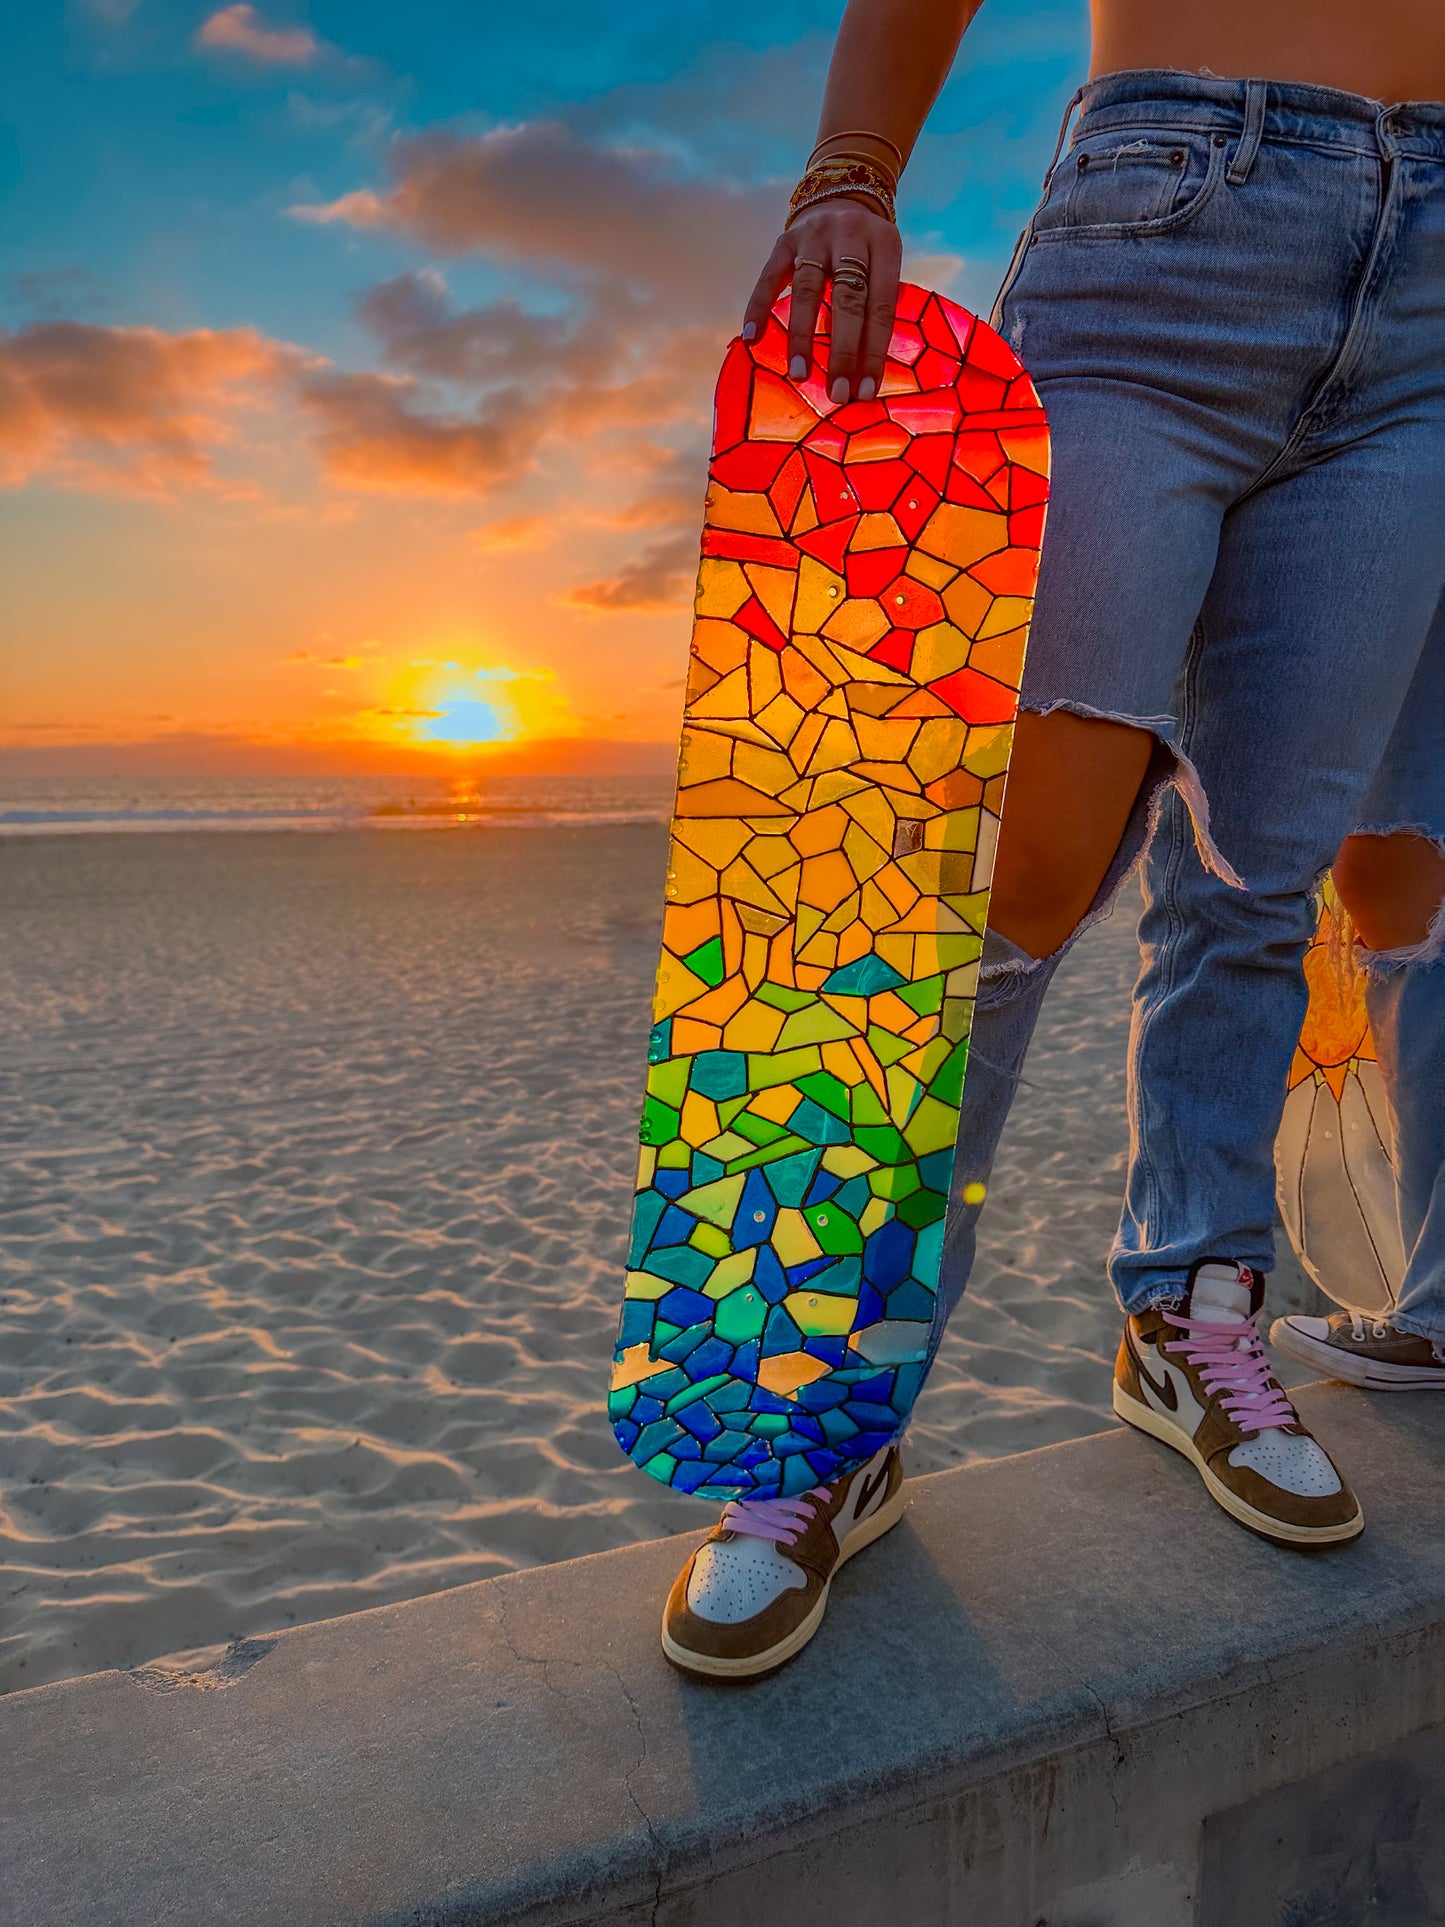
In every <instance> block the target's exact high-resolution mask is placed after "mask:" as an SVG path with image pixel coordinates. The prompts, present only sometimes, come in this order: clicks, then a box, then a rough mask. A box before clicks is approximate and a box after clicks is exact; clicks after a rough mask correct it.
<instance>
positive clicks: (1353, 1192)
mask: <svg viewBox="0 0 1445 1927" xmlns="http://www.w3.org/2000/svg"><path fill="white" fill-rule="evenodd" d="M1345 949H1346V945H1345V938H1344V933H1343V930H1342V928H1341V911H1340V904H1339V899H1338V898H1337V897H1336V896H1335V893H1334V890H1333V888H1332V886H1330V885H1328V884H1327V885H1326V888H1325V901H1324V908H1323V913H1322V915H1321V918H1320V925H1319V929H1318V930H1317V932H1316V933H1315V940H1314V942H1313V943H1312V944H1311V945H1310V947H1309V949H1308V950H1307V951H1306V953H1305V977H1306V980H1307V982H1308V984H1309V993H1310V1000H1309V1007H1308V1010H1307V1011H1306V1013H1305V1021H1304V1029H1303V1030H1302V1032H1301V1033H1300V1041H1299V1048H1298V1049H1297V1050H1296V1052H1295V1056H1294V1063H1293V1065H1292V1066H1291V1067H1290V1075H1289V1095H1288V1097H1287V1098H1286V1099H1285V1107H1284V1117H1283V1120H1282V1121H1281V1124H1280V1131H1279V1137H1278V1140H1277V1141H1276V1144H1275V1179H1276V1190H1277V1194H1278V1198H1279V1210H1280V1217H1281V1218H1282V1219H1283V1221H1284V1227H1285V1230H1286V1231H1287V1232H1288V1233H1289V1237H1290V1242H1291V1243H1292V1244H1293V1246H1294V1248H1295V1250H1296V1252H1297V1253H1298V1254H1299V1260H1300V1263H1301V1264H1302V1265H1303V1266H1304V1268H1305V1270H1306V1271H1307V1272H1308V1273H1309V1275H1310V1277H1311V1278H1313V1280H1314V1282H1315V1283H1316V1284H1317V1285H1318V1286H1319V1288H1320V1290H1321V1291H1323V1292H1325V1293H1326V1294H1327V1296H1329V1297H1330V1298H1333V1299H1334V1301H1335V1303H1336V1304H1338V1305H1343V1306H1344V1307H1345V1309H1346V1310H1347V1311H1356V1312H1362V1313H1365V1314H1367V1315H1369V1316H1372V1317H1376V1316H1378V1317H1383V1316H1385V1315H1387V1314H1388V1313H1389V1312H1390V1311H1391V1310H1392V1309H1393V1307H1394V1304H1395V1299H1396V1295H1397V1294H1398V1291H1399V1288H1400V1283H1401V1280H1402V1279H1403V1278H1404V1275H1405V1247H1404V1244H1403V1242H1402V1240H1401V1237H1400V1218H1399V1211H1398V1209H1397V1204H1396V1195H1395V1171H1394V1165H1393V1162H1392V1160H1391V1157H1390V1150H1389V1145H1390V1121H1389V1106H1388V1103H1387V1101H1386V1097H1385V1089H1384V1084H1383V1081H1382V1079H1381V1076H1380V1067H1379V1064H1378V1063H1377V1062H1376V1061H1375V1043H1374V1039H1373V1038H1372V1037H1371V1035H1370V1022H1369V1018H1368V1017H1367V1015H1366V1014H1365V986H1364V979H1363V977H1362V976H1361V975H1360V974H1359V972H1358V971H1356V970H1353V969H1351V967H1350V965H1349V963H1348V961H1347V958H1346V955H1345Z"/></svg>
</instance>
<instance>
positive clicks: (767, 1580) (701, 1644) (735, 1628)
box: [662, 1445, 903, 1679]
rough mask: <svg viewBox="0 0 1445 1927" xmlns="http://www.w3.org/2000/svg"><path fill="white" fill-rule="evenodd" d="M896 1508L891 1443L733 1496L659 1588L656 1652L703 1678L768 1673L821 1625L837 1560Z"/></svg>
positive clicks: (873, 1535)
mask: <svg viewBox="0 0 1445 1927" xmlns="http://www.w3.org/2000/svg"><path fill="white" fill-rule="evenodd" d="M902 1517H903V1463H902V1459H901V1457H900V1454H899V1451H898V1447H897V1446H896V1445H886V1446H884V1448H883V1450H882V1451H881V1452H876V1453H875V1454H874V1455H873V1457H872V1458H871V1459H869V1461H868V1463H867V1464H866V1465H864V1466H861V1467H860V1468H859V1469H858V1470H857V1471H856V1472H850V1473H849V1474H848V1475H847V1476H846V1477H845V1478H841V1479H835V1480H834V1482H833V1483H832V1484H831V1485H815V1486H814V1487H813V1488H812V1490H811V1491H809V1492H801V1493H799V1494H798V1495H797V1497H796V1498H791V1499H734V1500H733V1501H732V1502H731V1504H729V1505H728V1506H727V1507H725V1509H724V1511H723V1515H722V1519H721V1521H720V1522H719V1523H718V1524H717V1525H716V1526H714V1528H713V1530H712V1531H711V1533H709V1535H708V1537H707V1538H706V1539H704V1540H703V1542H702V1544H701V1545H700V1546H699V1547H698V1549H697V1551H696V1552H695V1553H694V1554H693V1555H692V1557H691V1559H689V1560H688V1562H687V1564H686V1565H685V1566H684V1567H683V1569H682V1571H681V1572H680V1573H679V1574H678V1576H677V1580H676V1583H675V1584H674V1586H673V1588H672V1591H671V1593H670V1594H669V1595H668V1600H667V1605H666V1608H665V1609H664V1611H663V1615H662V1650H663V1652H664V1653H666V1655H667V1657H668V1658H669V1659H670V1660H671V1661H672V1663H673V1665H674V1666H680V1667H681V1668H682V1670H683V1671H684V1672H686V1673H701V1674H704V1675H705V1676H706V1677H707V1678H709V1679H754V1678H756V1677H757V1675H758V1674H760V1673H770V1672H771V1671H772V1670H773V1668H774V1667H775V1666H781V1665H782V1663H783V1661H784V1660H785V1659H791V1658H792V1657H793V1654H794V1653H797V1652H801V1651H802V1649H803V1647H804V1646H806V1645H807V1643H808V1641H809V1640H810V1639H811V1638H812V1637H813V1634H814V1633H815V1632H817V1630H818V1628H819V1626H821V1625H822V1623H823V1614H824V1612H825V1611H826V1610H827V1606H828V1589H829V1587H830V1586H831V1585H832V1583H833V1575H834V1573H836V1572H837V1570H838V1568H839V1566H841V1565H842V1564H843V1562H844V1560H845V1559H851V1558H852V1557H853V1554H854V1553H855V1552H861V1551H862V1550H863V1548H864V1546H868V1545H871V1544H872V1543H873V1541H874V1540H875V1539H877V1538H880V1537H881V1536H882V1535H883V1534H884V1533H885V1532H887V1530H888V1528H889V1527H890V1526H895V1525H897V1523H898V1521H899V1520H900V1519H901V1518H902Z"/></svg>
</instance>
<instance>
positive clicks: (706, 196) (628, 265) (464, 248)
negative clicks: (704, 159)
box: [291, 121, 779, 318]
mask: <svg viewBox="0 0 1445 1927" xmlns="http://www.w3.org/2000/svg"><path fill="white" fill-rule="evenodd" d="M392 177H393V178H392V182H391V185H390V187H389V188H387V189H385V190H383V191H382V192H380V193H378V192H375V191H374V190H371V189H365V188H364V189H361V190H360V191H358V192H356V193H353V194H346V195H343V196H342V197H341V198H340V199H339V200H336V201H332V202H329V203H326V204H324V205H311V206H298V207H293V208H292V209H291V213H292V214H293V215H294V216H295V217H296V218H297V219H299V220H304V221H312V222H322V223H325V222H344V223H346V224H348V225H350V226H353V227H361V228H382V229H386V230H388V231H390V232H392V233H397V234H402V235H405V236H406V237H407V238H408V239H410V240H413V241H417V242H420V243H421V244H422V245H423V246H426V247H429V248H431V249H433V250H435V251H436V252H437V253H439V254H470V253H485V254H490V255H497V256H503V257H506V258H508V259H511V260H515V261H521V262H527V263H530V264H533V265H536V266H548V265H551V266H555V267H559V268H561V269H562V270H564V272H565V273H567V274H568V275H569V276H574V277H575V276H578V275H580V276H582V277H583V278H585V279H588V280H593V281H597V280H601V281H607V282H618V283H624V284H628V285H632V286H635V287H640V288H642V289H643V290H645V291H646V292H647V293H648V294H649V295H652V296H665V297H666V298H667V300H668V302H669V305H670V307H671V310H672V312H673V314H674V317H686V316H689V315H693V316H695V315H697V314H699V313H705V314H707V315H708V316H709V318H711V317H712V316H714V315H715V314H716V313H717V311H718V309H719V306H720V304H725V303H731V304H733V305H740V301H741V291H743V290H745V289H746V287H747V286H748V285H750V283H751V280H752V277H753V275H755V274H756V272H757V268H758V264H759V262H760V261H761V259H762V256H763V253H764V252H765V251H766V247H767V244H768V242H769V241H770V240H771V238H772V234H773V233H774V232H775V231H776V227H777V221H778V214H779V197H778V191H777V189H776V188H774V187H770V186H752V185H750V186H745V187H744V186H737V185H735V184H733V183H731V182H727V181H719V180H699V179H696V178H686V177H683V176H681V175H680V174H678V172H677V171H676V169H675V167H674V166H673V165H672V163H671V161H670V160H669V158H668V157H667V155H665V154H664V153H662V152H661V151H659V150H654V149H647V148H631V147H628V148H622V147H613V146H609V145H606V144H604V143H602V142H599V141H595V140H591V139H588V138H587V137H586V136H584V135H582V134H580V133H578V132H577V131H575V130H574V129H573V128H571V127H569V126H568V125H567V124H566V123H565V122H562V121H528V122H525V123H524V124H523V125H521V126H518V127H503V128H498V129H496V130H495V131H494V132H492V133H490V134H483V135H480V136H467V135H460V134H452V133H432V134H424V135H419V136H417V137H416V138H414V139H411V140H405V141H399V142H398V143H397V144H396V146H395V148H394V149H393V150H392Z"/></svg>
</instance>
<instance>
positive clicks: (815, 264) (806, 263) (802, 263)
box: [793, 254, 828, 274]
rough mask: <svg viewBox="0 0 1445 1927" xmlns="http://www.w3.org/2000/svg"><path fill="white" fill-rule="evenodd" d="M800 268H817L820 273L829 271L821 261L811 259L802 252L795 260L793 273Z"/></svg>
mask: <svg viewBox="0 0 1445 1927" xmlns="http://www.w3.org/2000/svg"><path fill="white" fill-rule="evenodd" d="M799 268H816V269H817V270H818V272H819V274H826V273H827V272H828V270H827V269H826V268H825V267H824V266H823V263H822V262H821V261H810V260H808V258H807V257H806V255H802V254H800V255H799V256H798V257H797V259H796V260H795V261H794V262H793V273H794V274H796V273H797V272H798V269H799Z"/></svg>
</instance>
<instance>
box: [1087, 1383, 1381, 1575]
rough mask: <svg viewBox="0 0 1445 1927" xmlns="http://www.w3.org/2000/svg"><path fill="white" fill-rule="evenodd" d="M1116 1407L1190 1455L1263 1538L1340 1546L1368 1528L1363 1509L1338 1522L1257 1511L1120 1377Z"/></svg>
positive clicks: (1233, 1514) (1222, 1498) (1128, 1420)
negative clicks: (1301, 1520) (1298, 1521)
mask: <svg viewBox="0 0 1445 1927" xmlns="http://www.w3.org/2000/svg"><path fill="white" fill-rule="evenodd" d="M1114 1410H1115V1412H1116V1413H1117V1414H1118V1416H1119V1417H1120V1418H1121V1419H1123V1421H1124V1423H1125V1424H1126V1425H1132V1426H1134V1427H1135V1429H1136V1430H1137V1431H1140V1432H1147V1433H1148V1434H1149V1436H1150V1438H1152V1439H1158V1440H1159V1441H1160V1443H1161V1444H1163V1445H1168V1446H1172V1447H1173V1449H1174V1450H1175V1451H1176V1452H1178V1453H1179V1455H1180V1456H1181V1458H1186V1459H1188V1461H1189V1463H1190V1464H1191V1465H1192V1466H1193V1467H1194V1470H1195V1471H1196V1472H1197V1473H1198V1474H1199V1476H1200V1478H1201V1479H1203V1481H1204V1489H1205V1491H1206V1492H1208V1494H1209V1496H1210V1498H1211V1499H1213V1500H1214V1502H1215V1504H1216V1505H1218V1506H1222V1507H1223V1509H1224V1510H1225V1511H1226V1512H1227V1513H1228V1514H1229V1516H1230V1518H1231V1519H1237V1520H1238V1521H1239V1523H1240V1524H1241V1525H1242V1526H1248V1527H1249V1529H1250V1531H1251V1532H1257V1533H1258V1534H1259V1535H1260V1537H1261V1538H1263V1539H1273V1540H1274V1542H1275V1543H1276V1545H1282V1546H1337V1545H1341V1544H1343V1542H1344V1541H1345V1540H1346V1539H1353V1538H1355V1537H1357V1535H1358V1534H1359V1533H1361V1532H1363V1531H1364V1529H1365V1515H1364V1513H1363V1512H1361V1511H1357V1512H1356V1513H1355V1516H1354V1518H1353V1519H1347V1520H1346V1521H1345V1522H1344V1524H1343V1525H1338V1526H1295V1525H1289V1524H1288V1523H1287V1522H1286V1521H1285V1520H1283V1519H1272V1518H1271V1517H1270V1516H1269V1514H1268V1513H1267V1512H1260V1511H1257V1510H1256V1508H1255V1507H1254V1506H1252V1505H1250V1504H1248V1503H1247V1502H1246V1501H1245V1500H1244V1499H1241V1498H1240V1496H1239V1494H1238V1493H1237V1492H1231V1491H1230V1489H1229V1487H1228V1486H1227V1485H1224V1484H1222V1483H1221V1482H1220V1481H1219V1480H1218V1479H1216V1478H1215V1476H1214V1474H1213V1473H1212V1472H1211V1471H1210V1469H1209V1467H1208V1466H1207V1465H1206V1464H1205V1463H1204V1460H1203V1459H1202V1458H1201V1457H1200V1455H1199V1453H1198V1451H1197V1450H1196V1449H1195V1444H1194V1441H1193V1439H1191V1438H1186V1437H1185V1435H1184V1433H1183V1432H1181V1431H1180V1430H1179V1428H1178V1426H1176V1425H1171V1424H1170V1423H1169V1421H1168V1419H1166V1418H1164V1417H1162V1416H1161V1414H1160V1413H1158V1412H1156V1411H1154V1410H1153V1409H1152V1407H1150V1406H1148V1405H1141V1404H1140V1402H1139V1400H1138V1399H1137V1398H1130V1396H1129V1394H1128V1393H1127V1392H1126V1391H1125V1390H1124V1389H1123V1387H1122V1386H1121V1385H1120V1384H1119V1382H1118V1380H1117V1379H1116V1380H1115V1381H1114Z"/></svg>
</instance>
